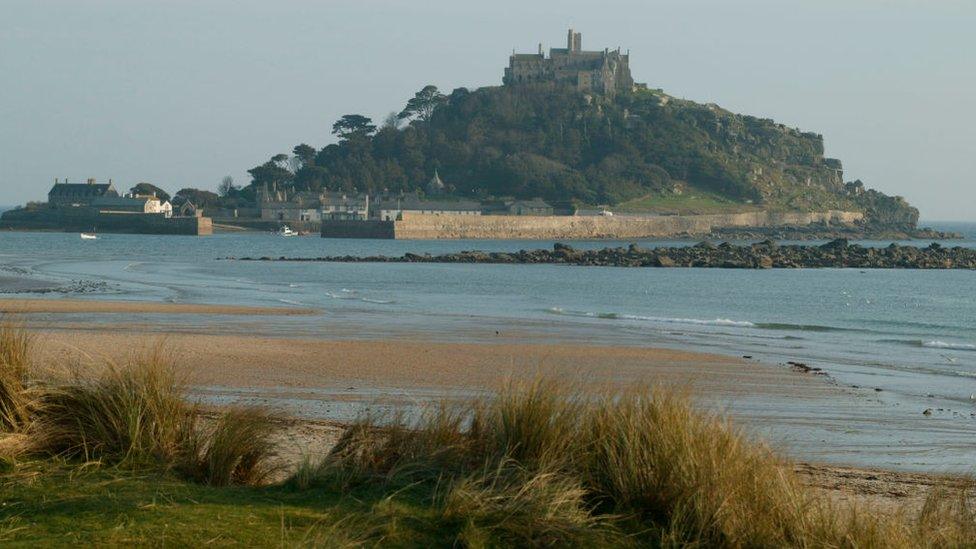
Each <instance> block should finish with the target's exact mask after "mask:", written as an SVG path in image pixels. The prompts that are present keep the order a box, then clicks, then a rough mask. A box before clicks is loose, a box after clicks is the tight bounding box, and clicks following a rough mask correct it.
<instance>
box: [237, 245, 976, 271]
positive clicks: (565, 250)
mask: <svg viewBox="0 0 976 549" xmlns="http://www.w3.org/2000/svg"><path fill="white" fill-rule="evenodd" d="M228 259H234V258H228ZM240 260H242V261H330V262H349V263H360V262H379V263H512V264H545V263H551V264H563V265H582V266H600V267H700V268H723V269H796V268H852V269H976V249H972V248H963V247H959V246H956V247H952V248H948V247H943V246H941V245H940V244H938V243H935V242H933V243H932V244H931V245H929V246H927V247H924V248H922V247H917V246H899V245H898V244H891V245H890V246H887V247H882V248H871V247H865V246H861V245H858V244H850V243H849V242H848V241H847V240H846V239H843V238H840V239H836V240H832V241H830V242H828V243H826V244H823V245H819V246H803V245H788V246H780V245H779V244H777V243H776V242H775V241H772V240H764V241H762V242H757V243H755V244H751V245H745V246H740V245H735V244H730V243H728V242H723V243H721V244H718V245H716V244H714V243H712V242H709V241H703V242H700V243H698V244H695V245H694V246H685V247H659V248H653V249H646V248H642V247H640V246H638V245H636V244H631V245H630V246H628V247H626V248H623V247H618V248H603V249H599V250H579V249H576V248H574V247H572V246H570V245H568V244H562V243H556V244H555V245H553V248H552V249H551V250H547V249H537V250H519V251H517V252H511V253H507V252H483V251H477V250H475V251H463V252H457V253H450V254H443V255H429V254H424V255H420V254H413V253H406V254H404V255H402V256H399V257H389V256H382V255H381V256H366V257H359V256H336V257H317V258H288V257H279V258H271V257H260V258H251V257H244V258H240Z"/></svg>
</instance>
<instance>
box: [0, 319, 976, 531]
mask: <svg viewBox="0 0 976 549" xmlns="http://www.w3.org/2000/svg"><path fill="white" fill-rule="evenodd" d="M31 344H32V340H31V336H30V335H29V334H27V333H25V332H23V331H21V330H17V329H15V328H11V327H10V326H2V327H0V543H2V544H4V545H22V546H28V545H30V546H39V545H42V546H44V545H67V544H96V545H129V544H135V545H194V546H196V545H203V544H220V545H229V544H242V545H251V546H301V545H312V546H340V547H341V546H360V545H369V546H373V545H382V546H415V547H439V546H443V547H451V546H466V547H501V546H580V547H589V546H619V547H630V546H660V547H678V546H681V547H687V546H697V547H852V548H854V547H945V546H973V545H974V544H976V518H974V514H973V511H972V510H971V509H970V508H969V505H968V502H969V497H968V493H967V491H966V490H964V489H960V488H955V489H952V490H950V489H945V490H937V491H935V492H933V494H932V495H931V496H930V498H929V500H928V502H927V503H926V505H925V506H924V508H923V509H922V510H921V511H920V512H916V513H913V514H909V513H890V512H887V513H877V512H875V511H874V510H872V509H869V508H865V507H853V506H850V505H848V506H839V505H836V504H834V503H832V502H831V501H830V500H829V499H827V498H826V497H825V496H824V495H823V494H822V493H820V492H815V491H813V490H811V489H809V488H807V487H805V486H804V485H803V484H802V483H801V482H799V480H798V479H797V477H796V476H795V475H794V474H793V472H792V471H791V469H790V467H789V464H788V463H786V462H785V461H784V460H782V459H781V458H780V457H779V456H777V455H776V454H774V453H773V452H772V451H770V450H769V449H768V448H767V447H766V446H764V445H762V444H761V443H758V442H755V441H752V440H750V439H749V438H748V437H746V436H745V435H744V434H743V433H742V432H741V431H739V430H738V429H737V428H736V427H735V426H734V425H732V424H731V423H729V422H728V421H727V420H726V419H724V418H722V417H720V416H717V415H713V414H710V413H705V412H702V411H700V410H698V409H696V408H695V407H694V406H693V405H692V403H691V401H690V399H689V398H687V396H686V395H683V394H681V393H679V392H675V391H670V390H664V389H654V388H637V389H634V390H631V391H629V392H622V393H613V394H602V395H601V394H593V393H590V392H587V393H584V392H581V391H578V390H574V389H572V388H570V387H567V386H566V385H563V384H559V383H555V382H551V381H546V380H541V381H537V382H535V383H531V384H525V385H512V386H509V387H507V388H505V389H503V390H502V391H500V392H499V393H498V394H497V395H496V396H494V397H492V398H490V399H486V400H483V401H474V402H471V401H469V402H464V403H460V404H451V403H444V404H442V405H439V406H436V407H432V408H431V409H428V410H427V411H426V412H425V413H423V414H422V415H421V416H420V417H405V416H404V417H393V418H381V419H378V418H364V419H362V420H361V421H358V422H356V423H355V424H353V425H350V426H348V427H347V429H346V430H345V432H344V433H343V435H342V436H341V438H340V440H339V442H338V444H337V445H336V446H335V447H334V448H333V449H332V451H331V452H330V453H329V454H328V455H327V456H326V457H325V458H324V459H323V460H321V461H319V462H313V461H306V462H304V463H301V464H299V465H298V466H297V467H296V469H295V470H294V471H292V472H291V473H290V474H289V475H287V476H288V479H287V480H286V481H284V482H280V483H269V482H268V480H267V479H268V478H269V477H268V475H269V473H270V472H271V467H270V465H269V463H270V462H269V456H271V454H272V451H273V448H271V443H270V441H269V440H270V439H269V434H270V432H271V431H272V429H273V427H272V423H271V418H269V416H268V415H267V414H266V413H264V412H262V411H261V410H255V409H230V410H227V411H225V412H224V413H223V414H222V415H220V416H219V417H218V418H217V419H215V420H213V421H209V422H203V421H200V419H199V418H200V414H199V413H198V410H196V409H195V408H194V407H193V406H191V405H190V404H188V403H187V402H188V401H187V400H186V398H185V396H186V395H185V392H184V389H183V387H182V385H180V384H179V383H178V381H177V380H176V378H175V376H174V375H173V368H172V367H171V365H170V364H169V363H168V362H167V361H166V360H165V359H164V358H163V354H162V353H161V352H159V351H158V350H157V351H154V352H150V353H148V354H146V355H145V356H143V357H140V358H137V359H135V360H133V361H132V362H131V363H129V364H124V365H118V364H100V365H97V366H98V367H96V368H83V369H82V370H84V371H85V372H87V373H85V374H84V375H82V374H77V373H74V374H64V373H63V372H62V373H58V369H57V368H54V369H52V368H51V367H50V365H38V364H34V363H32V362H31V357H32V353H31ZM52 370H53V371H52Z"/></svg>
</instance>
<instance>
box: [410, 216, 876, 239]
mask: <svg viewBox="0 0 976 549" xmlns="http://www.w3.org/2000/svg"><path fill="white" fill-rule="evenodd" d="M863 217H864V214H862V213H861V212H845V211H837V210H831V211H827V212H765V211H758V212H747V213H735V214H713V215H681V216H679V215H674V216H625V215H616V216H612V217H609V216H608V217H604V216H548V217H542V216H510V215H483V216H464V215H431V214H412V213H404V214H403V219H402V220H400V221H396V222H395V223H394V228H393V229H394V237H395V238H397V239H412V240H418V239H442V238H443V239H465V238H470V239H485V238H487V239H513V240H517V239H527V240H560V239H626V238H657V237H669V236H676V235H681V234H707V233H710V232H712V230H713V229H720V228H729V227H779V226H806V225H811V224H830V225H851V224H854V223H855V222H858V221H860V220H862V219H863Z"/></svg>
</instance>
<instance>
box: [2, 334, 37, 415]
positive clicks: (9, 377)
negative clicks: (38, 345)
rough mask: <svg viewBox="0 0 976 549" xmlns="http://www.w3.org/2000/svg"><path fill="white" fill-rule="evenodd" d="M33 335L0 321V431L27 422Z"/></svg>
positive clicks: (30, 400) (29, 404) (29, 406)
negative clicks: (28, 383) (28, 384)
mask: <svg viewBox="0 0 976 549" xmlns="http://www.w3.org/2000/svg"><path fill="white" fill-rule="evenodd" d="M33 343H34V338H33V336H32V335H31V334H30V333H28V332H27V331H25V330H23V329H21V328H19V327H17V326H15V325H13V324H11V323H9V322H3V323H0V433H17V432H21V431H23V430H24V429H25V428H26V427H27V425H28V424H29V423H30V408H31V402H32V400H33V399H32V395H31V391H30V390H29V389H28V387H27V382H28V376H29V374H30V369H31V349H32V347H33Z"/></svg>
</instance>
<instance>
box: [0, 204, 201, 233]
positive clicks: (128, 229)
mask: <svg viewBox="0 0 976 549" xmlns="http://www.w3.org/2000/svg"><path fill="white" fill-rule="evenodd" d="M0 229H11V230H21V231H63V232H90V231H95V232H99V233H132V234H182V235H209V234H213V224H212V222H211V220H210V218H208V217H171V218H166V217H165V216H163V215H162V214H139V213H101V212H98V211H97V210H94V209H91V208H70V209H50V210H10V211H7V212H4V213H3V217H2V218H0Z"/></svg>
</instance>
